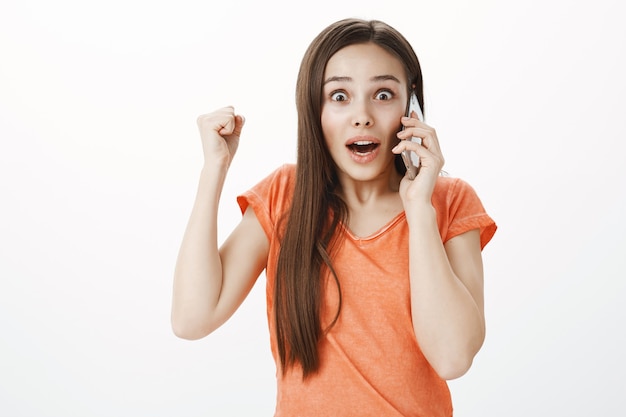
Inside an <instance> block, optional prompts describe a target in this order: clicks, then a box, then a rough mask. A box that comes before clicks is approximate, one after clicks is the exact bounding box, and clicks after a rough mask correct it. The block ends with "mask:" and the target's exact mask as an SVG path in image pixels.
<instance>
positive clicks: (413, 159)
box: [402, 93, 424, 180]
mask: <svg viewBox="0 0 626 417" xmlns="http://www.w3.org/2000/svg"><path fill="white" fill-rule="evenodd" d="M413 112H415V113H416V114H417V118H418V119H419V120H420V122H423V121H424V114H423V113H422V109H421V108H420V104H419V101H417V96H416V95H415V93H412V94H411V97H410V98H409V102H408V104H407V112H406V116H407V117H411V114H412V113H413ZM402 130H404V127H402ZM411 140H412V141H413V142H415V143H419V144H420V145H421V144H422V138H417V137H412V138H411ZM402 160H403V161H404V165H405V166H406V172H407V175H408V177H409V179H410V180H413V179H415V177H416V176H417V173H418V172H419V167H420V159H419V157H418V156H417V155H416V154H415V152H411V151H409V150H404V151H402Z"/></svg>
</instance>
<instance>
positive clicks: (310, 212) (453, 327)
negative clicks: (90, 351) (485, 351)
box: [172, 19, 496, 417]
mask: <svg viewBox="0 0 626 417" xmlns="http://www.w3.org/2000/svg"><path fill="white" fill-rule="evenodd" d="M411 93H415V94H416V95H417V98H418V101H419V103H420V105H422V108H423V93H422V75H421V70H420V65H419V62H418V59H417V56H416V55H415V53H414V51H413V49H412V48H411V46H410V45H409V43H408V42H407V41H406V39H405V38H404V37H403V36H402V35H401V34H399V33H398V32H397V31H396V30H394V29H393V28H391V27H390V26H388V25H386V24H384V23H382V22H380V21H363V20H356V19H347V20H342V21H339V22H336V23H334V24H332V25H330V26H329V27H327V28H326V29H325V30H323V31H322V32H321V33H320V34H319V35H318V36H317V37H316V39H315V40H314V41H313V42H312V43H311V45H310V46H309V48H308V50H307V52H306V54H305V56H304V59H303V61H302V65H301V67H300V72H299V76H298V83H297V109H298V157H297V163H296V164H295V165H284V166H282V167H280V168H278V169H277V170H276V171H275V172H274V173H273V174H272V175H270V176H268V177H267V178H266V179H264V180H262V181H261V182H260V183H259V184H257V185H256V186H255V187H253V189H251V190H249V191H247V192H245V193H244V194H242V195H241V196H239V198H238V202H239V205H240V207H241V210H242V212H243V218H242V220H241V223H240V224H239V225H238V226H237V227H236V228H235V229H234V230H233V231H232V233H231V234H230V236H229V237H228V239H227V240H226V241H225V242H224V243H223V245H222V246H221V247H218V243H217V227H218V213H217V211H218V201H219V198H220V192H221V190H222V186H223V184H224V179H225V177H226V173H227V171H228V167H229V165H230V163H231V161H232V158H233V157H234V155H235V151H236V150H237V146H238V144H239V136H240V135H241V133H242V129H243V126H244V118H243V117H242V116H241V115H238V114H236V113H235V111H234V109H233V108H232V107H226V108H222V109H220V110H217V111H215V112H213V113H210V114H206V115H203V116H200V117H199V118H198V126H199V130H200V136H201V139H202V145H203V151H204V160H205V164H204V167H203V170H202V173H201V176H200V184H199V187H198V192H197V196H196V200H195V205H194V208H193V211H192V214H191V217H190V220H189V224H188V227H187V230H186V232H185V235H184V238H183V242H182V245H181V249H180V254H179V258H178V261H177V266H176V271H175V277H174V291H173V305H172V326H173V329H174V332H175V333H176V334H177V335H178V336H180V337H183V338H186V339H198V338H202V337H204V336H206V335H208V334H209V333H211V332H212V331H213V330H215V329H216V328H218V327H219V326H220V325H221V324H223V323H224V322H225V321H226V320H227V319H228V318H229V317H230V316H231V315H232V314H233V313H234V312H235V310H236V309H237V308H238V306H239V305H240V304H241V303H242V301H243V300H244V298H245V297H246V295H247V294H248V293H249V291H250V289H251V288H252V286H253V285H254V282H255V280H256V279H257V277H258V276H259V275H260V274H261V272H262V271H263V270H264V269H265V271H266V276H267V313H268V319H269V330H270V340H271V349H272V353H273V355H274V358H275V360H276V364H277V370H278V372H277V392H278V398H277V405H276V416H299V417H302V416H342V415H358V416H364V415H372V416H450V415H452V403H451V399H450V394H449V390H448V387H447V384H446V380H448V379H453V378H457V377H459V376H461V375H463V374H464V373H465V372H466V371H467V370H468V369H469V367H470V365H471V363H472V360H473V358H474V356H475V355H476V353H477V352H478V350H479V349H480V347H481V345H482V343H483V339H484V336H485V319H484V314H483V268H482V258H481V250H482V248H483V247H484V245H486V244H487V242H488V241H489V240H490V239H491V237H492V236H493V234H494V233H495V230H496V225H495V223H494V222H493V220H492V219H491V218H490V217H489V216H488V215H487V214H486V212H485V210H484V209H483V206H482V204H481V202H480V200H479V198H478V197H477V195H476V194H475V192H474V190H473V189H472V188H471V187H470V186H469V185H468V184H467V183H465V182H464V181H462V180H460V179H457V178H451V177H444V176H441V175H440V172H441V169H442V167H443V163H444V158H443V156H442V154H441V150H440V148H439V143H438V139H437V135H436V132H435V130H434V129H433V128H432V127H430V126H428V125H426V124H425V123H423V122H421V121H420V120H418V118H417V115H416V114H415V113H413V114H411V117H404V116H405V112H406V108H407V102H408V100H409V96H410V94H411ZM411 137H419V138H421V139H422V144H421V145H419V144H417V143H415V142H413V141H410V140H406V139H410V138H411ZM403 151H410V152H414V153H415V154H417V156H418V157H419V161H420V169H419V172H418V175H417V176H416V177H415V179H413V180H411V179H409V178H408V176H406V175H405V171H406V168H405V166H404V164H403V163H402V159H401V157H400V154H401V153H402V152H403Z"/></svg>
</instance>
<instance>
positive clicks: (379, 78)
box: [370, 74, 400, 84]
mask: <svg viewBox="0 0 626 417" xmlns="http://www.w3.org/2000/svg"><path fill="white" fill-rule="evenodd" d="M370 80H372V81H387V80H390V81H395V82H397V83H398V84H399V83H400V80H399V79H398V78H397V77H395V76H393V75H390V74H389V75H376V76H374V77H372V78H370Z"/></svg>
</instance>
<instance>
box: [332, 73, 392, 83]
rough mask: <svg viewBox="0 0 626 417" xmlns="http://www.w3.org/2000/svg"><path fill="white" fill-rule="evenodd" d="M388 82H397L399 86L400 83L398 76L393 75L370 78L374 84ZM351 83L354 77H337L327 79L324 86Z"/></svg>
mask: <svg viewBox="0 0 626 417" xmlns="http://www.w3.org/2000/svg"><path fill="white" fill-rule="evenodd" d="M388 80H390V81H395V82H397V83H398V84H399V83H400V80H398V78H397V77H396V76H394V75H391V74H385V75H375V76H373V77H372V78H370V81H374V82H380V81H388ZM349 81H352V77H347V76H339V75H335V76H333V77H329V78H327V79H326V80H325V81H324V85H326V84H328V83H331V82H349Z"/></svg>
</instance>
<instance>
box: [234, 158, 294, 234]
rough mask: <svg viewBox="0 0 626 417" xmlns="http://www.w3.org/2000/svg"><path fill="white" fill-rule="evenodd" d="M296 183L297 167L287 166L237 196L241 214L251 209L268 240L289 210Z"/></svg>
mask: <svg viewBox="0 0 626 417" xmlns="http://www.w3.org/2000/svg"><path fill="white" fill-rule="evenodd" d="M294 182H295V165H292V164H285V165H282V166H281V167H280V168H278V169H276V170H275V171H274V172H272V173H271V174H270V175H268V176H267V177H265V178H264V179H262V180H261V181H259V182H258V183H257V184H256V185H255V186H254V187H252V188H251V189H249V190H248V191H246V192H244V193H242V194H241V195H239V196H237V203H238V204H239V208H240V209H241V213H244V212H245V211H246V210H247V209H248V207H251V208H252V209H253V210H254V214H255V215H256V217H257V219H258V220H259V223H260V224H261V227H262V228H263V230H264V231H265V234H266V235H267V237H268V239H271V238H272V236H273V234H274V233H275V231H276V225H277V224H278V222H279V221H280V219H282V217H283V216H284V214H285V213H286V212H287V211H288V209H289V202H290V201H291V195H292V194H293V186H294Z"/></svg>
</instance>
